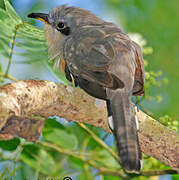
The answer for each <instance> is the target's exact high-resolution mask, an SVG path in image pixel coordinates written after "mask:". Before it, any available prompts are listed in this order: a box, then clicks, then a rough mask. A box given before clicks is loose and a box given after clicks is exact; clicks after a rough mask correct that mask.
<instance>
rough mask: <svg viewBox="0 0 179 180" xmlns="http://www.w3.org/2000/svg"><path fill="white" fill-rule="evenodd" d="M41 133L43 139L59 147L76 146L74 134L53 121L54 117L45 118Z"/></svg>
mask: <svg viewBox="0 0 179 180" xmlns="http://www.w3.org/2000/svg"><path fill="white" fill-rule="evenodd" d="M54 125H55V126H54ZM42 134H43V137H44V139H45V140H47V141H50V142H52V143H55V144H56V145H58V146H60V147H63V148H66V149H76V148H77V146H78V140H77V138H76V136H75V135H74V134H72V133H71V132H69V130H68V129H66V128H65V127H64V126H63V125H61V124H60V123H59V122H57V121H55V119H48V120H47V122H46V124H45V127H44V129H43V132H42Z"/></svg>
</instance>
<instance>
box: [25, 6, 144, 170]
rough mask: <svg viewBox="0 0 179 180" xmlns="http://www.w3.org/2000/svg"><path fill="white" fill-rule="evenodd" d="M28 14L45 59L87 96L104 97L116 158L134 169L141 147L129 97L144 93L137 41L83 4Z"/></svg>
mask: <svg viewBox="0 0 179 180" xmlns="http://www.w3.org/2000/svg"><path fill="white" fill-rule="evenodd" d="M28 17H29V18H35V19H38V20H41V21H44V22H45V27H44V28H45V37H46V42H47V45H48V46H49V54H50V58H53V59H55V64H56V67H57V68H59V70H60V71H62V72H63V73H64V74H65V76H66V78H67V79H68V80H69V81H71V82H73V83H74V84H75V86H79V87H80V88H81V89H83V90H84V91H85V92H86V93H88V94H89V95H91V96H93V97H95V98H99V99H102V100H104V101H106V106H107V112H108V123H109V127H110V128H111V130H112V132H113V134H114V137H115V141H116V145H117V146H116V147H117V151H118V154H119V157H120V163H121V166H122V167H123V169H124V170H126V171H127V172H131V173H138V172H140V169H141V158H142V156H141V150H140V145H139V140H138V127H137V119H136V114H135V111H134V105H133V104H132V99H131V98H132V96H142V95H144V83H145V70H144V62H143V56H142V50H141V48H140V46H139V45H138V44H137V43H135V42H134V41H132V40H131V39H130V37H129V36H128V35H127V34H126V33H125V32H124V31H123V30H122V29H121V28H120V27H118V26H117V25H116V24H114V23H112V22H106V21H104V20H102V19H101V18H99V17H97V16H96V15H95V14H93V13H92V12H90V11H87V10H85V9H82V8H79V7H74V6H67V5H62V6H58V7H54V8H53V9H52V10H51V11H50V12H49V13H48V14H46V13H31V14H29V15H28Z"/></svg>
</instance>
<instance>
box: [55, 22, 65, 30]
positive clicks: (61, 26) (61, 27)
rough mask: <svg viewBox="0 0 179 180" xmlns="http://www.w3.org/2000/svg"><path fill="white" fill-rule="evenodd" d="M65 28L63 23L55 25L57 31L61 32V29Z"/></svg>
mask: <svg viewBox="0 0 179 180" xmlns="http://www.w3.org/2000/svg"><path fill="white" fill-rule="evenodd" d="M65 27H66V26H65V24H64V23H63V22H58V23H57V29H58V30H62V29H64V28H65Z"/></svg>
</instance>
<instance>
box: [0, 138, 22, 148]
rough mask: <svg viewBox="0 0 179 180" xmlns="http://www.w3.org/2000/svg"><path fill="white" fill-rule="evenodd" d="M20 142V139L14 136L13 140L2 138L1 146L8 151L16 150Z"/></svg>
mask: <svg viewBox="0 0 179 180" xmlns="http://www.w3.org/2000/svg"><path fill="white" fill-rule="evenodd" d="M19 144H20V140H19V139H18V138H14V139H12V140H6V141H2V140H0V147H1V148H2V149H4V150H6V151H14V150H16V148H17V146H18V145H19Z"/></svg>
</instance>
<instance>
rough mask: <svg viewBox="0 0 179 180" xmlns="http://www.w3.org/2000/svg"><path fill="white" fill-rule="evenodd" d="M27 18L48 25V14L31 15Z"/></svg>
mask: <svg viewBox="0 0 179 180" xmlns="http://www.w3.org/2000/svg"><path fill="white" fill-rule="evenodd" d="M27 17H29V18H35V19H38V20H40V21H43V22H45V23H46V24H49V21H48V14H44V13H31V14H29V15H28V16H27Z"/></svg>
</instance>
